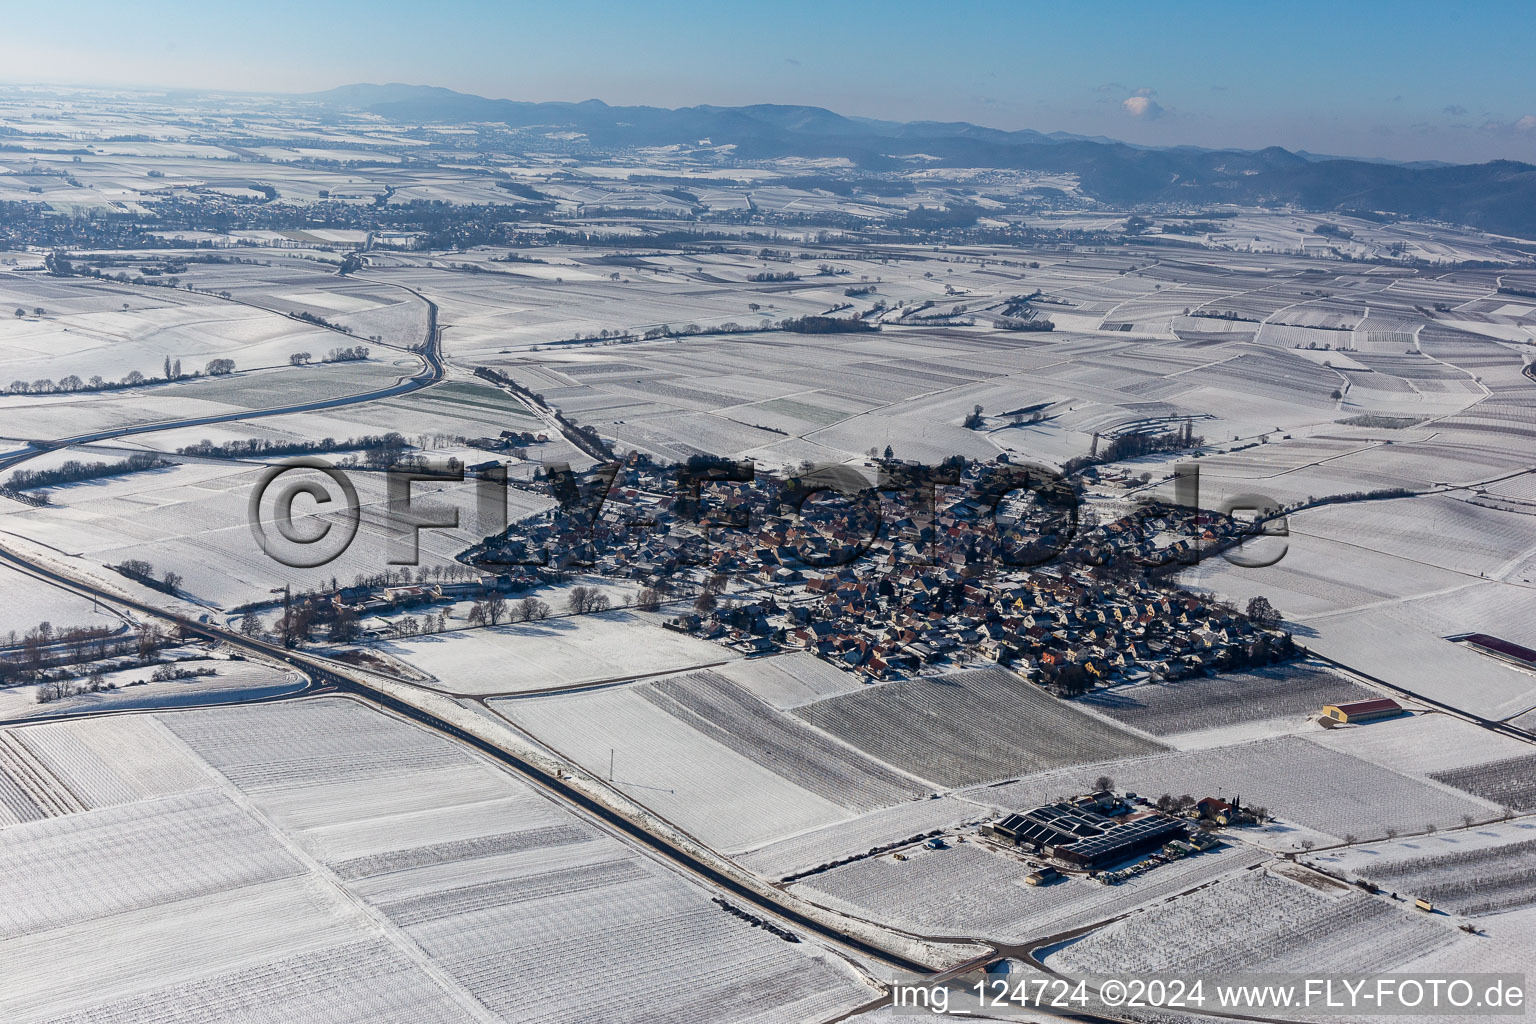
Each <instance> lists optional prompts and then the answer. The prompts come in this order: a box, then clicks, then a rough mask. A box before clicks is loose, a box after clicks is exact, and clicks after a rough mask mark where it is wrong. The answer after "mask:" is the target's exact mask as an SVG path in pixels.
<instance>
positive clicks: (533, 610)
mask: <svg viewBox="0 0 1536 1024" xmlns="http://www.w3.org/2000/svg"><path fill="white" fill-rule="evenodd" d="M518 604H519V605H521V606H522V609H521V610H522V616H523V618H524V619H525V620H528V621H538V620H539V619H547V618H549V610H550V609H549V605H547V604H545V603H544V602H543V601H541V600H539V599H538V598H536V597H533V596H529V597H525V598H523V599H522V600H521V601H519V602H518Z"/></svg>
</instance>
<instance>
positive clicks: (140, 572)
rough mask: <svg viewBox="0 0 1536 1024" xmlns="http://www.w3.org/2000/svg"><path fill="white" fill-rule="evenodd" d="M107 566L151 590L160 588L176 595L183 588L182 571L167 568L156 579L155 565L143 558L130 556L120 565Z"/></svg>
mask: <svg viewBox="0 0 1536 1024" xmlns="http://www.w3.org/2000/svg"><path fill="white" fill-rule="evenodd" d="M107 568H109V569H116V570H117V571H118V572H120V573H122V574H123V575H124V576H126V577H128V578H129V579H131V580H133V581H134V582H135V583H142V584H143V585H144V586H146V587H149V588H150V589H151V590H158V591H160V592H161V593H162V594H170V595H171V596H172V597H175V596H176V592H177V591H179V590H180V589H181V584H182V578H181V574H180V573H176V572H172V571H171V570H169V569H167V570H166V571H165V574H164V575H162V576H161V577H160V578H158V579H156V578H155V567H154V566H153V565H150V564H149V563H148V562H146V561H144V560H143V559H142V558H130V559H128V560H127V561H125V562H123V563H122V564H120V565H111V566H108V567H107Z"/></svg>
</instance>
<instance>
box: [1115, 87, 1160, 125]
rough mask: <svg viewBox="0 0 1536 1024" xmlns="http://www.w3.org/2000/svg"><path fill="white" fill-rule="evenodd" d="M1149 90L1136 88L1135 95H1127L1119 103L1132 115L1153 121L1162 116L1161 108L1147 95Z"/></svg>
mask: <svg viewBox="0 0 1536 1024" xmlns="http://www.w3.org/2000/svg"><path fill="white" fill-rule="evenodd" d="M1150 92H1151V90H1138V91H1137V93H1136V95H1134V96H1127V97H1126V98H1125V100H1124V101H1123V102H1122V103H1121V104H1120V106H1121V108H1122V109H1124V110H1125V112H1126V113H1127V114H1130V115H1131V116H1132V117H1138V118H1141V119H1142V120H1143V121H1154V120H1156V119H1157V118H1159V117H1162V116H1163V108H1162V106H1160V105H1159V104H1158V102H1157V100H1154V99H1153V98H1152V97H1151V95H1149V94H1150Z"/></svg>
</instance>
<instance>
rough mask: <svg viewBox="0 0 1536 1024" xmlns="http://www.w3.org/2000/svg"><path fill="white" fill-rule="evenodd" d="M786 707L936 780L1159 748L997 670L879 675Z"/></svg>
mask: <svg viewBox="0 0 1536 1024" xmlns="http://www.w3.org/2000/svg"><path fill="white" fill-rule="evenodd" d="M794 713H795V714H797V715H799V716H800V717H801V718H803V719H805V720H806V721H807V722H809V723H811V724H812V725H815V726H818V727H819V728H822V729H825V730H827V731H828V732H830V733H832V734H833V735H835V736H837V737H839V738H840V739H842V740H844V741H845V742H847V743H850V744H852V745H853V746H855V747H858V748H859V749H860V750H863V751H865V752H866V753H868V754H870V756H872V757H874V758H876V759H878V760H881V761H884V762H885V763H887V764H891V765H896V766H897V767H900V768H902V769H904V770H906V771H909V772H911V773H912V774H914V775H917V776H919V777H921V778H926V779H932V780H934V781H935V782H937V783H939V784H941V785H944V786H965V785H974V784H976V783H979V782H989V781H993V780H996V779H1006V778H1012V777H1017V776H1020V775H1025V774H1028V773H1031V772H1038V771H1043V770H1046V769H1050V768H1056V767H1060V766H1062V765H1068V764H1078V763H1083V762H1098V761H1108V760H1113V759H1115V758H1118V757H1125V756H1129V755H1133V754H1141V753H1147V752H1150V751H1153V750H1157V749H1159V748H1160V747H1161V744H1159V743H1157V742H1156V741H1154V740H1151V739H1147V738H1145V737H1142V736H1137V735H1135V734H1133V733H1130V732H1127V731H1125V730H1123V729H1121V728H1119V727H1118V726H1116V725H1115V724H1114V723H1113V722H1110V721H1108V720H1107V719H1102V718H1099V717H1097V716H1095V715H1090V714H1088V713H1087V712H1084V711H1082V710H1080V709H1078V708H1076V707H1074V706H1072V705H1071V704H1068V703H1065V702H1063V701H1060V700H1057V699H1056V698H1054V697H1051V696H1049V695H1048V694H1046V693H1045V691H1044V690H1041V689H1040V688H1039V687H1037V686H1035V685H1033V684H1031V683H1026V682H1024V681H1023V680H1021V679H1020V678H1019V677H1018V676H1016V675H1014V674H1012V673H1011V672H1007V671H1005V670H1003V669H996V668H987V669H975V670H973V671H968V672H958V673H955V674H953V675H948V676H942V677H939V678H926V677H916V678H912V679H903V680H899V681H897V682H893V683H884V684H882V685H880V686H872V687H867V688H865V689H863V690H860V691H857V692H854V693H847V694H843V695H840V696H835V697H829V698H826V699H824V700H821V701H817V702H816V703H814V704H807V705H804V706H802V707H798V708H796V709H795V712H794Z"/></svg>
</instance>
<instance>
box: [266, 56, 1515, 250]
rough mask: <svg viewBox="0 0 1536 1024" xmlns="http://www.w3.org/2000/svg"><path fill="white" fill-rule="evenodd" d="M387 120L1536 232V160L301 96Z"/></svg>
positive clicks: (1105, 195)
mask: <svg viewBox="0 0 1536 1024" xmlns="http://www.w3.org/2000/svg"><path fill="white" fill-rule="evenodd" d="M296 98H298V99H301V100H307V101H312V102H316V103H320V104H322V105H326V106H331V107H335V108H338V109H359V110H366V111H368V112H370V113H373V114H376V115H378V116H381V117H385V118H387V119H389V120H392V121H414V122H421V123H434V122H435V123H441V122H461V123H462V122H466V121H481V122H499V123H503V124H506V125H507V126H508V127H512V128H525V127H538V126H550V127H554V126H557V125H558V126H560V127H564V128H569V129H571V130H575V131H578V132H581V133H582V134H583V135H585V136H586V137H587V139H588V140H590V141H591V142H592V144H593V145H595V146H599V147H611V148H623V147H628V146H656V145H676V144H689V145H692V144H697V143H698V141H699V140H701V139H706V138H707V139H710V140H711V142H712V143H714V144H716V145H720V144H732V145H734V146H735V147H736V153H737V154H738V155H740V156H741V157H743V158H745V159H772V158H776V157H790V156H800V157H843V158H847V159H849V160H850V161H851V162H852V163H853V164H854V165H855V166H856V167H858V168H859V169H861V170H865V171H874V172H880V171H892V170H897V169H900V168H901V167H903V166H909V165H910V163H911V161H912V160H913V159H915V158H916V155H917V154H919V153H921V154H923V155H924V157H925V160H924V164H925V166H938V167H942V166H951V167H956V166H963V167H993V168H998V169H1016V170H1040V171H1048V172H1056V173H1071V174H1075V175H1076V176H1077V178H1078V180H1079V182H1080V183H1081V187H1082V188H1083V190H1084V191H1085V192H1086V193H1087V194H1088V195H1090V196H1093V197H1094V198H1096V199H1099V200H1101V201H1103V202H1106V203H1109V204H1112V205H1121V206H1138V205H1147V204H1156V203H1177V202H1192V203H1209V202H1227V203H1238V204H1243V205H1294V206H1298V207H1301V208H1305V209H1314V210H1320V211H1330V212H1340V213H1367V214H1375V213H1388V214H1393V215H1397V216H1403V217H1410V218H1415V219H1428V220H1443V221H1452V222H1457V223H1463V224H1468V225H1471V226H1473V227H1476V228H1480V229H1483V230H1487V231H1491V232H1494V233H1496V234H1506V235H1514V236H1519V237H1523V238H1536V165H1531V164H1527V163H1522V162H1519V161H1515V160H1492V161H1487V162H1484V163H1479V164H1447V163H1441V162H1438V161H1413V162H1396V161H1390V160H1384V159H1380V158H1371V157H1333V156H1321V155H1318V154H1313V153H1308V152H1305V151H1299V152H1294V151H1291V150H1287V149H1284V148H1283V147H1280V146H1268V147H1265V148H1263V149H1260V150H1241V149H1206V148H1202V147H1197V146H1171V147H1154V146H1140V145H1135V144H1132V143H1127V142H1122V141H1119V140H1115V139H1106V138H1104V137H1102V136H1093V137H1090V136H1082V135H1074V134H1071V133H1069V132H1050V133H1046V132H1039V131H1036V130H1034V129H1029V128H1024V129H1016V130H1011V131H1010V130H1005V129H999V128H987V127H984V126H980V125H975V124H971V123H970V122H967V121H885V120H879V119H875V118H862V117H849V116H845V115H843V114H838V113H836V112H835V111H832V110H829V109H827V108H824V107H817V106H806V105H797V104H771V103H762V104H751V105H747V106H739V107H722V106H714V105H709V104H703V105H699V106H693V107H678V108H668V107H650V106H612V105H610V104H608V103H606V102H604V101H602V100H597V99H588V100H582V101H578V102H568V101H553V102H548V101H547V102H529V101H522V100H507V99H491V98H488V97H484V96H476V95H473V94H471V93H462V92H457V91H455V90H452V89H447V88H444V87H441V86H420V85H407V84H402V83H390V84H385V85H375V84H369V83H355V84H350V85H343V86H338V87H336V88H334V89H328V90H324V91H322V92H312V93H302V94H298V95H297V97H296Z"/></svg>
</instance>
